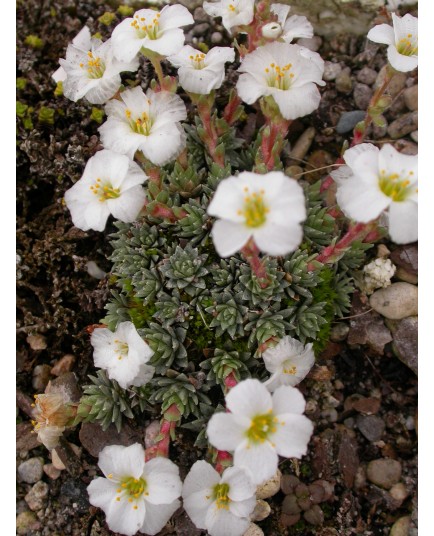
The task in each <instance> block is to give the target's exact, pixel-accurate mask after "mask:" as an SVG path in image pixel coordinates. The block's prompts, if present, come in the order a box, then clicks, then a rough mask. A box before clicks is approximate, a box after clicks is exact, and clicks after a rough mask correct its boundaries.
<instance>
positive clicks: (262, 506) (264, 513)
mask: <svg viewBox="0 0 434 536" xmlns="http://www.w3.org/2000/svg"><path fill="white" fill-rule="evenodd" d="M270 513H271V506H270V505H269V504H268V503H267V501H264V500H263V499H259V500H257V501H256V506H255V509H254V510H253V512H252V513H251V514H250V519H251V521H262V520H263V519H266V518H267V517H268V516H269V515H270Z"/></svg>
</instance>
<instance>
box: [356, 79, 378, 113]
mask: <svg viewBox="0 0 434 536" xmlns="http://www.w3.org/2000/svg"><path fill="white" fill-rule="evenodd" d="M372 93H373V91H372V89H371V88H370V87H369V86H367V85H366V84H360V83H357V84H356V85H355V86H354V91H353V97H354V102H355V103H356V106H357V108H359V109H360V110H367V109H368V106H369V103H370V102H371V97H372Z"/></svg>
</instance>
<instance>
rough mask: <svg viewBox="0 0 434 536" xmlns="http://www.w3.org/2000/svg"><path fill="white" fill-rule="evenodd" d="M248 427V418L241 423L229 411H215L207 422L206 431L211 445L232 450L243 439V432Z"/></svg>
mask: <svg viewBox="0 0 434 536" xmlns="http://www.w3.org/2000/svg"><path fill="white" fill-rule="evenodd" d="M243 424H244V426H243ZM248 427H249V421H248V420H246V421H245V422H244V423H243V422H242V421H240V419H236V418H235V416H234V415H231V414H230V413H215V414H214V415H213V416H212V417H211V419H210V420H209V422H208V426H207V429H206V433H207V436H208V441H209V442H210V443H211V445H213V446H214V447H216V448H217V449H219V450H229V451H233V450H235V449H236V448H237V446H238V445H239V444H240V443H241V442H242V441H243V440H244V439H245V436H244V432H245V430H246V429H247V428H248Z"/></svg>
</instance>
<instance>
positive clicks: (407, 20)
mask: <svg viewBox="0 0 434 536" xmlns="http://www.w3.org/2000/svg"><path fill="white" fill-rule="evenodd" d="M392 21H393V28H392V26H389V25H388V24H379V25H378V26H374V28H372V29H371V30H369V32H368V39H370V40H371V41H374V42H375V43H383V44H385V45H389V46H388V48H387V59H388V60H389V63H390V65H391V66H392V67H393V68H394V69H396V70H397V71H402V72H407V71H412V70H413V69H416V67H417V51H418V32H417V18H416V17H413V16H412V15H410V14H409V13H407V15H404V16H403V17H399V16H398V15H396V14H395V13H392Z"/></svg>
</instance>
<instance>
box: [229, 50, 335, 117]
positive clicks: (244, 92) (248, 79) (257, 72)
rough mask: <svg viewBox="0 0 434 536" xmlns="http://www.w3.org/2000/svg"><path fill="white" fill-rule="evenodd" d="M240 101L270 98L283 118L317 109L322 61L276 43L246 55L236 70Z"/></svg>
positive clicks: (307, 51) (304, 52) (309, 53)
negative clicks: (238, 73) (237, 72)
mask: <svg viewBox="0 0 434 536" xmlns="http://www.w3.org/2000/svg"><path fill="white" fill-rule="evenodd" d="M238 70H239V72H241V73H243V74H242V75H241V76H240V78H239V80H238V82H237V91H238V95H239V96H240V98H241V99H242V100H243V101H244V102H246V103H247V104H253V103H254V102H255V101H256V100H258V99H259V97H263V96H268V95H271V96H272V97H273V99H274V100H275V101H276V104H277V106H278V107H279V110H280V113H281V114H282V116H283V117H284V118H285V119H297V118H298V117H303V116H304V115H307V114H310V113H311V112H313V111H314V110H316V109H317V108H318V106H319V102H320V100H321V95H320V93H319V91H318V88H317V87H316V84H318V85H320V86H323V85H325V82H323V81H322V79H321V78H322V75H323V72H324V61H323V60H322V59H321V56H320V55H319V54H317V53H316V52H312V51H310V50H308V49H307V48H305V47H300V46H299V45H289V44H287V43H279V42H277V41H275V42H273V43H268V44H267V45H265V46H263V47H258V48H257V49H256V50H255V51H253V52H252V53H250V54H247V55H246V56H245V58H244V59H243V61H242V63H241V67H240V68H239V69H238Z"/></svg>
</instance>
